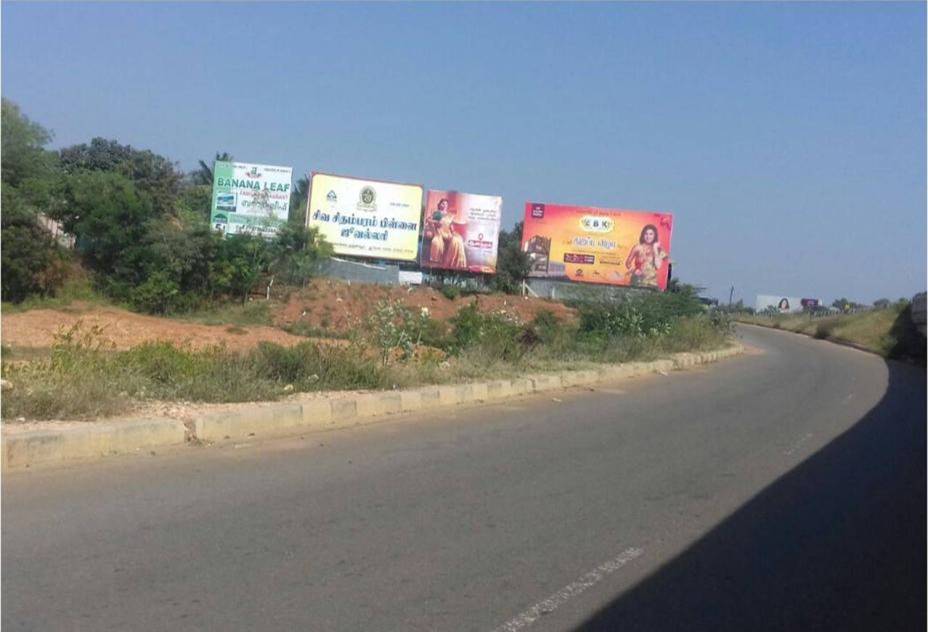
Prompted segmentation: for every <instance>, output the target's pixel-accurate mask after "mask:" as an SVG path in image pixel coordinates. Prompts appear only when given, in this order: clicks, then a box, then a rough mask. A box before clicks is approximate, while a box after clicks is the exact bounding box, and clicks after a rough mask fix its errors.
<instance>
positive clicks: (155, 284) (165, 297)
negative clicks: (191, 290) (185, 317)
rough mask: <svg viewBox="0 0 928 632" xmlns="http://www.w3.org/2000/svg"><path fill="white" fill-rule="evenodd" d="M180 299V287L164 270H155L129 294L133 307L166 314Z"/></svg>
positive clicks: (152, 312)
mask: <svg viewBox="0 0 928 632" xmlns="http://www.w3.org/2000/svg"><path fill="white" fill-rule="evenodd" d="M181 299H182V295H181V294H180V287H178V285H177V283H175V282H174V281H173V280H172V279H171V278H170V277H169V276H168V275H167V273H165V272H155V273H154V274H152V275H151V276H149V277H148V279H146V280H145V282H144V283H142V284H141V285H139V286H137V287H135V288H133V289H132V290H131V292H130V295H129V300H130V302H131V303H132V305H133V307H135V308H137V309H139V310H141V311H143V312H149V313H151V314H167V313H169V312H171V311H173V310H174V308H175V306H177V305H179V304H180V303H181Z"/></svg>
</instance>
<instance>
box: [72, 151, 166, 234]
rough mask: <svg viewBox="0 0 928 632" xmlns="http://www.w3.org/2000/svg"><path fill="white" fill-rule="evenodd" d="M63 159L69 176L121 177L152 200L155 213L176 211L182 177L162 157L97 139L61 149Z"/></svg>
mask: <svg viewBox="0 0 928 632" xmlns="http://www.w3.org/2000/svg"><path fill="white" fill-rule="evenodd" d="M60 159H61V165H62V167H63V168H64V170H65V172H66V173H68V174H79V173H82V172H88V171H90V172H115V173H118V174H121V175H123V176H125V177H126V178H128V179H130V180H131V181H132V182H133V183H134V184H135V185H136V186H137V187H138V189H139V191H141V192H144V193H145V194H146V195H147V196H148V197H149V198H150V200H151V204H152V211H153V212H154V213H155V214H157V215H167V214H173V213H174V212H175V208H174V206H175V202H176V200H177V195H178V193H179V192H180V186H181V179H182V175H181V173H180V172H179V171H178V170H177V169H176V166H175V164H174V163H173V162H171V161H170V160H168V159H167V158H165V157H163V156H159V155H158V154H155V153H152V152H151V151H149V150H147V149H146V150H139V149H135V148H133V147H131V146H130V145H121V144H119V143H118V142H117V141H115V140H106V139H104V138H94V139H93V140H91V141H90V144H89V145H88V144H86V143H83V144H80V145H73V146H71V147H67V148H65V149H62V150H61V152H60Z"/></svg>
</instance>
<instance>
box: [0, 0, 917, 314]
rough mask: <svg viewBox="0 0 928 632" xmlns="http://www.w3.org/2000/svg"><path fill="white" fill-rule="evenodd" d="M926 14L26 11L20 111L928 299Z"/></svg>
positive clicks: (10, 91) (191, 160)
mask: <svg viewBox="0 0 928 632" xmlns="http://www.w3.org/2000/svg"><path fill="white" fill-rule="evenodd" d="M925 24H926V15H925V5H924V4H923V3H906V4H863V3H853V4H851V3H827V4H808V3H801V4H792V3H790V4H785V3H784V4H771V3H763V4H761V3H750V4H730V3H708V4H697V3H667V4H650V3H649V4H633V3H627V4H603V3H590V4H555V3H541V4H524V3H522V4H495V3H494V4H490V3H473V4H469V3H454V4H432V3H412V4H392V3H390V4H388V3H376V4H318V3H313V4H302V3H281V4H268V3H261V4H258V3H254V4H251V3H228V4H218V3H193V4H172V3H157V4H134V3H133V4H114V3H96V4H78V3H68V4H31V3H30V4H25V3H14V2H4V3H3V5H2V81H0V83H2V87H0V89H2V94H3V96H4V97H5V98H8V99H11V100H13V101H15V102H16V103H18V104H19V105H20V107H21V108H22V109H23V111H24V112H25V113H26V115H27V116H29V117H30V118H31V119H32V120H35V121H37V122H39V123H40V124H42V125H43V126H45V127H47V128H49V129H51V130H52V131H53V132H54V135H55V136H54V141H53V143H52V147H53V148H59V147H64V146H68V145H72V144H75V143H81V142H87V141H89V140H90V139H91V138H93V137H95V136H102V137H105V138H113V139H117V140H118V141H120V142H122V143H127V144H131V145H133V146H135V147H139V148H146V149H151V150H153V151H155V152H157V153H160V154H162V155H165V156H167V157H169V158H171V159H172V160H175V161H177V162H178V163H179V165H180V166H181V167H182V168H183V169H185V170H190V169H193V168H194V167H195V166H196V164H197V160H199V159H205V160H208V161H211V160H212V158H213V156H214V155H215V153H216V152H221V151H227V152H229V153H231V154H232V155H233V156H234V157H235V159H237V160H241V161H244V162H256V163H267V164H277V165H290V166H293V168H294V172H295V173H298V174H302V173H308V172H310V171H314V170H318V171H328V172H333V173H340V174H346V175H355V176H361V177H368V178H376V179H385V180H396V181H400V182H411V183H421V184H424V185H425V186H426V187H427V188H440V189H456V190H461V191H468V192H471V193H481V194H496V195H501V196H502V197H503V209H504V211H503V223H504V224H505V225H507V226H509V225H512V224H513V223H514V222H516V221H517V220H519V219H521V218H522V216H523V214H524V205H525V202H527V201H534V202H548V203H559V204H578V205H589V206H598V207H605V208H625V209H641V210H651V211H665V212H671V213H673V214H674V235H673V251H672V253H671V256H672V260H673V262H674V266H673V272H674V276H676V277H679V278H680V279H681V280H682V281H685V282H689V283H693V284H696V285H700V286H703V287H705V288H706V291H705V293H706V294H707V295H709V296H715V297H718V298H722V299H723V300H725V301H727V300H728V296H729V289H730V287H731V286H734V297H735V300H738V299H739V298H742V299H744V301H745V303H747V304H753V303H754V297H755V295H756V294H758V293H761V294H783V295H790V296H800V297H818V298H822V299H824V300H825V301H826V302H828V303H830V302H831V300H832V299H834V298H836V297H841V296H846V297H848V298H850V299H853V300H859V301H864V302H870V301H872V300H875V299H877V298H881V297H887V298H891V299H896V298H899V297H903V296H911V295H912V294H913V293H915V292H917V291H920V290H924V289H925V285H926V248H925V245H926V94H925V90H926V86H925V77H926V67H925V57H926V44H925Z"/></svg>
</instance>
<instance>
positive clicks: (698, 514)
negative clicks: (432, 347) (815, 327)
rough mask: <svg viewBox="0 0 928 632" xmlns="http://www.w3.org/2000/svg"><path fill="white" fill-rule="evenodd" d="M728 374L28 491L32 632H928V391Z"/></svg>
mask: <svg viewBox="0 0 928 632" xmlns="http://www.w3.org/2000/svg"><path fill="white" fill-rule="evenodd" d="M741 335H742V336H743V338H744V341H745V342H746V343H747V344H749V345H752V346H753V347H754V349H753V350H750V352H749V353H748V354H746V355H744V356H741V357H738V358H735V359H731V360H726V361H723V362H722V363H719V364H717V365H714V366H710V367H706V368H703V369H698V370H693V371H687V372H679V373H676V372H675V373H671V374H670V375H667V376H653V377H647V378H639V379H634V380H628V381H625V382H622V383H615V384H611V385H604V386H602V387H601V388H598V389H596V390H595V391H590V390H574V391H565V392H564V393H556V394H553V395H551V394H548V395H546V396H535V397H532V398H526V399H520V400H514V401H511V402H509V403H506V404H495V405H486V406H478V407H472V408H467V409H463V408H462V409H460V410H458V411H456V412H453V413H442V416H441V417H437V416H436V415H435V414H434V413H433V414H431V415H425V414H422V415H409V416H404V417H397V418H395V419H391V420H390V421H387V422H383V423H379V424H375V425H370V426H367V427H363V428H354V429H349V430H341V431H332V432H326V433H318V434H307V435H305V436H304V437H303V438H295V439H288V440H282V441H274V442H267V443H263V444H259V445H244V446H238V447H234V446H229V447H225V448H208V449H206V448H199V449H198V448H185V449H179V450H177V451H175V452H173V453H170V454H159V455H157V456H153V457H151V456H149V457H131V458H114V459H110V460H109V461H104V462H101V463H100V464H97V465H91V466H82V467H72V468H66V469H56V470H45V471H26V472H19V473H14V474H8V475H5V476H4V479H3V499H2V509H3V515H2V518H3V525H2V545H3V548H2V556H3V563H2V573H3V574H2V598H3V601H2V624H3V629H4V631H5V632H10V631H13V630H88V631H91V630H92V631H102V630H296V629H299V630H486V631H491V630H507V631H514V630H520V629H521V630H532V631H534V630H565V629H574V628H578V627H579V628H583V629H591V630H710V629H711V630H738V631H742V630H857V629H861V630H863V629H866V630H917V629H924V627H925V621H926V619H925V617H926V609H925V597H926V584H925V570H926V563H925V560H926V548H925V534H926V523H925V499H926V488H925V474H926V472H925V441H926V436H925V424H926V411H925V395H926V393H925V373H924V371H923V370H920V369H916V368H913V367H909V366H903V365H895V364H892V363H890V364H887V363H885V362H883V361H882V360H880V359H879V358H877V357H875V356H872V355H868V354H865V353H862V352H859V351H855V350H852V349H847V348H844V347H840V346H836V345H832V344H830V343H826V342H821V341H815V340H811V339H808V338H804V337H801V336H796V335H792V334H786V333H782V332H777V331H771V330H760V329H755V328H746V327H745V328H742V329H741Z"/></svg>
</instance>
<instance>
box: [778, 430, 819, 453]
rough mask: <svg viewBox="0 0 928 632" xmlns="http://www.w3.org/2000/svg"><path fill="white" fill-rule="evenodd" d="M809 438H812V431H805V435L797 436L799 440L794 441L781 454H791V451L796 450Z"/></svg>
mask: <svg viewBox="0 0 928 632" xmlns="http://www.w3.org/2000/svg"><path fill="white" fill-rule="evenodd" d="M811 438H812V433H811V432H807V433H806V434H805V435H803V436H802V437H799V440H798V441H797V442H796V443H794V444H793V446H792V447H791V448H789V449H788V450H786V452H784V453H783V454H785V455H786V456H792V454H793V452H795V451H796V450H798V449H799V447H800V446H801V445H802V444H803V443H805V442H806V441H808V440H809V439H811Z"/></svg>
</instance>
